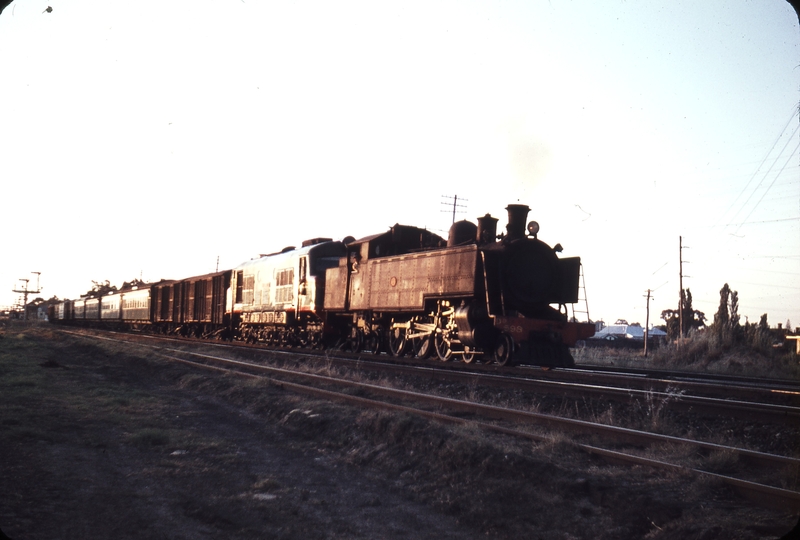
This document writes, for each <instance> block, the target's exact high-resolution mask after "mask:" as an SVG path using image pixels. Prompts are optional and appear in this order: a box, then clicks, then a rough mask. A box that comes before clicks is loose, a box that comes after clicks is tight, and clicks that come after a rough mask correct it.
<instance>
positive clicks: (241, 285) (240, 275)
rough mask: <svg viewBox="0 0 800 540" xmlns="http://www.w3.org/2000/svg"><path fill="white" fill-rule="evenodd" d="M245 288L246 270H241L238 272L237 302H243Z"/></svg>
mask: <svg viewBox="0 0 800 540" xmlns="http://www.w3.org/2000/svg"><path fill="white" fill-rule="evenodd" d="M243 289H244V271H243V270H239V271H238V272H236V303H237V304H241V303H242V292H243Z"/></svg>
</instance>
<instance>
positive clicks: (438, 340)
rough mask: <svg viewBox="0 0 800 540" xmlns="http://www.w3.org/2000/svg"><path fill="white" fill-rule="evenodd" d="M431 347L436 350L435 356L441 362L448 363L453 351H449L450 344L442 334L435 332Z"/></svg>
mask: <svg viewBox="0 0 800 540" xmlns="http://www.w3.org/2000/svg"><path fill="white" fill-rule="evenodd" d="M433 345H434V347H435V348H436V356H438V357H439V360H441V361H442V362H449V361H450V359H451V358H453V351H452V349H450V343H449V342H448V341H447V340H446V339H445V337H444V334H441V333H438V332H437V333H436V336H435V337H434V338H433Z"/></svg>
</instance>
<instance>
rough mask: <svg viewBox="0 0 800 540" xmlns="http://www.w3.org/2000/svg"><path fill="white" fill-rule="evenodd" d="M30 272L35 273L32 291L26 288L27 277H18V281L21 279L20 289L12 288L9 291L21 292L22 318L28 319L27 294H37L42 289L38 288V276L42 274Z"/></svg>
mask: <svg viewBox="0 0 800 540" xmlns="http://www.w3.org/2000/svg"><path fill="white" fill-rule="evenodd" d="M31 274H36V290H35V291H32V290H30V289H28V283H29V282H30V280H29V279H25V278H20V280H19V281H22V282H23V283H24V285H23V286H22V288H21V289H14V290H12V291H11V292H15V293H20V294H22V320H23V321H27V320H28V309H27V307H28V295H29V294H39V293H40V292H42V290H41V289H40V288H39V276H41V275H42V273H41V272H31Z"/></svg>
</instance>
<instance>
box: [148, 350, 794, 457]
mask: <svg viewBox="0 0 800 540" xmlns="http://www.w3.org/2000/svg"><path fill="white" fill-rule="evenodd" d="M167 350H169V349H167ZM171 352H177V353H183V354H189V355H191V356H196V357H198V358H203V359H206V360H210V361H213V362H220V363H225V364H229V365H233V366H237V367H239V368H244V369H249V370H253V371H256V372H260V373H271V374H275V375H284V376H291V377H298V378H301V379H306V380H309V381H314V382H317V383H323V384H334V385H338V386H349V387H352V388H358V389H361V390H366V391H369V392H373V393H377V394H379V395H383V396H387V397H394V398H400V399H407V400H412V401H415V402H426V403H428V404H431V405H435V406H444V407H448V408H450V409H455V410H459V411H461V412H466V413H472V414H476V415H483V416H488V417H491V418H496V419H500V420H509V421H515V422H520V421H524V422H528V423H532V424H539V425H546V426H550V427H559V428H568V429H571V430H573V431H576V432H582V433H590V434H598V433H600V434H605V435H610V436H612V437H613V438H614V439H615V440H625V441H627V442H632V443H670V444H684V445H691V446H694V447H696V448H701V449H704V450H710V451H726V452H734V453H736V454H737V455H739V456H741V457H743V458H746V459H748V460H750V461H752V462H755V463H760V464H769V465H776V464H779V465H796V466H800V460H798V459H795V458H791V457H787V456H780V455H776V454H769V453H766V452H758V451H756V450H747V449H743V448H735V447H731V446H726V445H720V444H716V443H710V442H704V441H697V440H694V439H685V438H681V437H673V436H671V435H661V434H657V433H650V432H646V431H640V430H634V429H629V428H623V427H618V426H610V425H608V424H596V423H593V422H587V421H585V420H577V419H572V418H563V417H559V416H553V415H548V414H542V413H535V412H530V411H522V410H519V409H508V408H504V407H497V406H495V405H486V404H482V403H475V402H471V401H463V400H458V399H453V398H448V397H443V396H435V395H431V394H423V393H419V392H412V391H409V390H400V389H397V388H389V387H385V386H380V385H376V384H370V383H363V382H357V381H350V380H347V379H341V378H336V377H329V376H325V375H317V374H313V373H304V372H298V371H293V370H288V369H285V368H278V367H272V366H264V365H261V364H253V363H250V362H243V361H241V360H233V359H230V358H221V357H218V356H213V355H209V354H204V353H196V352H187V351H180V350H172V351H171ZM162 355H163V353H162ZM164 356H166V357H167V358H170V359H174V360H183V359H179V358H177V357H175V356H171V355H164ZM184 361H186V362H191V361H190V360H184ZM281 382H282V384H283V383H284V382H283V381H281Z"/></svg>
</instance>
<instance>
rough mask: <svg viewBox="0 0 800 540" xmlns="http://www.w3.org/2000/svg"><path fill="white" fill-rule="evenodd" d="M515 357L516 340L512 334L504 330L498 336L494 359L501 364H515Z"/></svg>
mask: <svg viewBox="0 0 800 540" xmlns="http://www.w3.org/2000/svg"><path fill="white" fill-rule="evenodd" d="M513 359H514V340H513V339H512V338H511V336H510V335H508V334H506V333H505V332H503V333H502V334H500V335H499V336H498V337H497V343H495V346H494V361H495V362H497V364H498V365H500V366H507V365H513Z"/></svg>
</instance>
